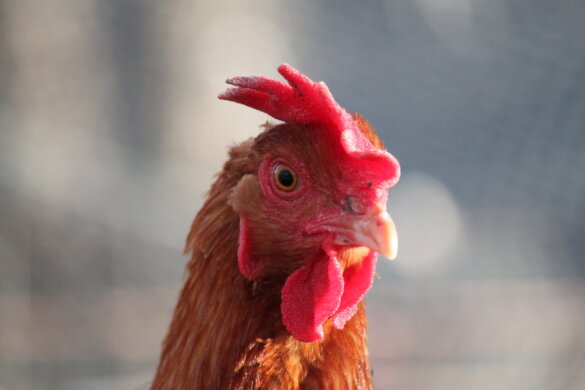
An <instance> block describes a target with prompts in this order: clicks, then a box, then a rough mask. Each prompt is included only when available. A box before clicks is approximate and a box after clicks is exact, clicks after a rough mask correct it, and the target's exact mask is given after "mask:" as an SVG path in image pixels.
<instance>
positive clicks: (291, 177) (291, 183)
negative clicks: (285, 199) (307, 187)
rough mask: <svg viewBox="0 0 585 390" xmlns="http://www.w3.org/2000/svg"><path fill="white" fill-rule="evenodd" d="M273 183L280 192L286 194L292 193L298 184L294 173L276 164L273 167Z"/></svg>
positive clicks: (286, 167) (284, 166)
mask: <svg viewBox="0 0 585 390" xmlns="http://www.w3.org/2000/svg"><path fill="white" fill-rule="evenodd" d="M274 181H275V182H276V186H277V187H278V188H279V189H280V190H282V191H286V192H291V191H293V190H294V189H295V188H297V184H298V179H297V175H296V174H295V172H294V171H293V170H292V169H291V168H289V167H288V166H286V165H284V164H277V165H276V167H274Z"/></svg>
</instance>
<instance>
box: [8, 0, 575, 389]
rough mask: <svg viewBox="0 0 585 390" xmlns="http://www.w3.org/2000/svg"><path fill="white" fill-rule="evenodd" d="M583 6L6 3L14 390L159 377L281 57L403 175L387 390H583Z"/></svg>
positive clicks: (373, 314) (381, 368)
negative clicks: (247, 99)
mask: <svg viewBox="0 0 585 390" xmlns="http://www.w3.org/2000/svg"><path fill="white" fill-rule="evenodd" d="M584 20H585V2H583V1H581V0H557V1H548V0H443V1H435V0H386V1H384V0H378V1H369V2H356V1H349V0H347V1H309V0H302V1H295V2H294V3H293V2H273V1H269V0H264V1H256V2H253V4H252V2H235V1H225V0H224V1H214V2H210V1H203V0H200V1H196V0H193V1H183V0H181V1H179V0H177V1H166V2H160V1H154V0H152V1H138V0H136V1H130V0H49V1H32V0H20V1H10V0H3V1H0V389H2V390H4V389H8V390H21V389H43V390H45V389H48V390H51V389H66V390H69V389H71V390H72V389H137V388H140V387H141V386H147V385H148V383H149V381H150V380H151V378H152V376H153V373H154V369H155V366H156V363H157V359H158V354H159V346H160V344H161V341H162V339H163V336H164V334H165V331H166V327H167V325H168V323H169V321H170V318H171V314H172V310H173V307H174V304H175V300H176V298H177V294H178V291H179V288H180V286H181V284H182V280H183V276H184V266H185V263H186V261H187V258H186V257H184V256H183V254H182V249H183V244H184V240H185V237H186V235H187V232H188V229H189V226H190V223H191V221H192V219H193V217H194V215H195V214H196V212H197V210H198V209H199V207H200V206H201V204H202V201H203V199H204V196H205V192H206V190H207V189H208V187H209V186H210V183H211V181H212V180H213V175H214V174H215V173H216V172H218V171H219V170H220V169H221V164H222V162H223V161H224V160H225V158H226V152H227V148H228V147H229V146H230V145H233V144H234V143H236V142H240V141H242V140H244V139H246V138H247V137H250V136H254V135H255V134H257V133H258V132H259V125H260V124H261V123H263V122H264V121H265V120H266V119H267V116H266V115H264V114H261V113H258V112H254V111H252V110H250V109H247V108H245V107H241V106H238V105H236V104H232V103H226V102H220V101H218V100H217V99H216V95H217V94H218V93H219V92H221V91H222V90H223V89H224V88H225V86H224V80H225V79H226V77H229V76H234V75H267V76H272V77H277V73H276V67H277V66H278V65H279V64H281V63H283V62H289V63H291V64H292V65H293V66H295V67H297V68H299V69H300V70H302V71H303V72H304V73H306V74H307V75H309V76H310V77H311V78H313V79H314V80H325V81H326V82H327V84H328V85H329V87H330V89H331V90H332V92H333V94H334V95H335V97H336V98H337V100H338V101H339V102H340V104H341V105H343V106H344V107H347V108H348V109H349V110H351V111H359V112H361V113H362V114H363V115H364V116H365V117H366V118H368V119H369V120H370V121H371V122H372V123H373V125H374V126H375V128H376V129H377V130H378V132H379V133H380V134H381V136H382V138H383V139H384V141H385V143H386V145H387V147H388V149H389V150H390V151H391V152H392V153H393V154H394V155H396V156H397V157H398V159H399V160H400V161H401V164H402V169H403V176H402V179H401V181H400V183H399V184H398V185H397V186H396V187H395V188H394V189H393V191H392V192H391V196H390V203H389V209H390V212H391V214H392V215H393V216H394V219H395V221H396V223H397V226H398V231H399V237H400V251H399V256H398V259H397V260H396V261H394V262H386V261H384V262H380V263H379V265H378V274H379V276H380V279H379V280H377V281H376V282H375V283H374V287H373V288H372V290H371V291H370V293H369V294H368V298H367V301H368V304H369V306H368V311H369V317H370V330H369V338H370V351H371V358H372V363H373V366H374V370H375V375H374V379H375V382H376V384H377V387H378V388H380V389H413V390H415V389H416V390H418V389H515V390H516V389H543V390H551V389H584V388H585V370H584V368H585V255H584V253H585V215H584V214H585V88H584V87H585V23H584Z"/></svg>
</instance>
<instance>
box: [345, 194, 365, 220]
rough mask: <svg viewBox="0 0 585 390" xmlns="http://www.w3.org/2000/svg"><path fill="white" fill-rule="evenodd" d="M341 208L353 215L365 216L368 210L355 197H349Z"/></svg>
mask: <svg viewBox="0 0 585 390" xmlns="http://www.w3.org/2000/svg"><path fill="white" fill-rule="evenodd" d="M341 208H342V209H343V211H347V212H349V213H351V214H357V215H362V214H365V212H366V210H365V207H364V206H363V205H362V203H361V202H360V201H359V200H358V198H356V197H355V196H348V197H347V198H345V199H344V200H343V201H342V202H341Z"/></svg>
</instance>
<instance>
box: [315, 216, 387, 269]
mask: <svg viewBox="0 0 585 390" xmlns="http://www.w3.org/2000/svg"><path fill="white" fill-rule="evenodd" d="M323 225H324V226H323ZM323 225H321V229H323V228H325V229H324V230H327V231H329V232H332V233H334V234H335V238H334V239H333V243H334V244H336V245H341V246H348V245H353V246H365V247H367V248H370V249H372V250H375V251H377V252H380V253H382V254H383V255H384V256H386V257H387V258H389V259H390V260H394V259H395V258H396V254H397V252H398V235H397V234H396V226H395V225H394V221H393V220H392V218H391V217H390V215H389V214H388V212H387V211H386V208H385V207H384V206H381V205H374V207H369V208H368V209H367V211H366V212H365V213H364V214H349V213H342V214H340V215H339V216H338V217H337V218H335V220H333V221H332V220H328V221H327V222H326V223H325V224H323ZM321 229H320V230H321Z"/></svg>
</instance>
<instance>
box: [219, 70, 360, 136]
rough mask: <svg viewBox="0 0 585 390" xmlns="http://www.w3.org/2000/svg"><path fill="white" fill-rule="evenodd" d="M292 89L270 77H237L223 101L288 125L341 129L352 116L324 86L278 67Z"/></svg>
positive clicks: (229, 81)
mask: <svg viewBox="0 0 585 390" xmlns="http://www.w3.org/2000/svg"><path fill="white" fill-rule="evenodd" d="M278 72H279V73H280V74H281V75H282V76H283V77H284V78H285V79H286V81H288V85H286V84H284V83H282V82H280V81H277V80H273V79H269V78H267V77H234V78H231V79H228V80H227V81H226V82H227V83H228V84H231V85H233V86H234V87H236V88H230V89H228V90H227V91H225V92H224V93H222V94H221V95H219V98H220V99H223V100H231V101H233V102H237V103H241V104H244V105H246V106H248V107H251V108H255V109H256V110H260V111H263V112H265V113H267V114H268V115H270V116H272V117H274V118H276V119H280V120H281V121H284V122H292V123H297V124H300V125H308V124H317V123H320V124H324V125H333V126H334V127H338V128H339V127H341V128H343V125H344V124H345V123H344V122H345V121H350V122H353V120H352V118H351V116H350V115H349V114H348V113H347V112H346V111H345V110H344V109H343V108H341V107H340V106H339V104H337V102H336V101H335V100H334V99H333V96H332V95H331V92H329V89H328V88H327V86H326V85H325V83H323V82H319V83H316V82H314V81H312V80H311V79H309V78H308V77H307V76H305V75H304V74H302V73H301V72H299V71H298V70H296V69H294V68H293V67H292V66H290V65H288V64H283V65H280V66H279V67H278Z"/></svg>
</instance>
